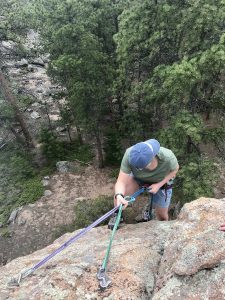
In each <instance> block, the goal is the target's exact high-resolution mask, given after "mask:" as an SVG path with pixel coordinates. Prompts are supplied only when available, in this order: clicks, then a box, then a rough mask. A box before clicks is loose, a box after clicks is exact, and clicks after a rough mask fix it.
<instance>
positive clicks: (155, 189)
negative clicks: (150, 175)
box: [150, 165, 179, 194]
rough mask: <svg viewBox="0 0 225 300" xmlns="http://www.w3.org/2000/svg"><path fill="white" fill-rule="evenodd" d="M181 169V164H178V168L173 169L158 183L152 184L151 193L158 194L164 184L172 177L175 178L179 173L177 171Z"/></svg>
mask: <svg viewBox="0 0 225 300" xmlns="http://www.w3.org/2000/svg"><path fill="white" fill-rule="evenodd" d="M178 170H179V165H178V166H177V168H176V169H175V170H173V171H171V172H170V173H169V174H168V175H166V177H165V178H164V179H163V180H162V181H160V182H157V183H154V184H152V185H151V186H150V188H151V193H153V194H156V193H157V192H158V190H159V189H160V188H161V187H162V186H163V185H164V184H166V183H167V182H168V181H169V180H170V179H172V178H175V177H176V175H177V172H178Z"/></svg>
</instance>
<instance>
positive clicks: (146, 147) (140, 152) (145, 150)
mask: <svg viewBox="0 0 225 300" xmlns="http://www.w3.org/2000/svg"><path fill="white" fill-rule="evenodd" d="M159 149H160V144H159V142H158V141H157V140H155V139H150V140H147V141H145V142H141V143H137V144H135V145H134V146H133V147H132V148H131V150H130V153H129V163H130V165H131V166H133V167H135V168H138V169H143V168H145V167H146V166H147V165H148V164H149V163H150V162H151V161H152V160H153V158H154V157H155V156H156V155H157V154H158V153H159Z"/></svg>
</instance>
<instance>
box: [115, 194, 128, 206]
mask: <svg viewBox="0 0 225 300" xmlns="http://www.w3.org/2000/svg"><path fill="white" fill-rule="evenodd" d="M120 204H123V205H124V206H123V209H125V208H126V207H127V205H128V204H129V203H128V201H127V200H125V199H124V198H123V196H121V195H118V196H117V197H116V206H118V205H120Z"/></svg>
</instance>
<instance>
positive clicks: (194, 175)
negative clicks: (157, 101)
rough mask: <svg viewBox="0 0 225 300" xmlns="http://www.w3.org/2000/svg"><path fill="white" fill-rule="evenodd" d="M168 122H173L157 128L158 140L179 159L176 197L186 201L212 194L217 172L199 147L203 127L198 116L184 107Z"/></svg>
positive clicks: (183, 201) (203, 131) (201, 141)
mask: <svg viewBox="0 0 225 300" xmlns="http://www.w3.org/2000/svg"><path fill="white" fill-rule="evenodd" d="M171 122H172V124H173V126H169V127H168V128H167V129H163V130H161V131H160V133H159V140H160V141H161V143H162V144H163V145H164V146H166V147H168V148H170V149H173V151H174V153H175V154H176V156H177V158H178V161H179V165H180V170H179V172H178V176H177V178H176V185H175V186H176V188H177V189H178V193H177V194H178V195H179V199H177V200H179V201H181V202H182V203H185V202H187V201H190V200H193V199H196V198H198V197H200V196H208V197H211V196H213V186H214V185H215V184H216V179H217V176H218V174H217V172H216V168H215V166H214V164H213V162H212V161H210V160H209V159H207V158H206V157H205V155H204V154H202V153H201V151H200V143H203V136H204V134H205V130H206V129H205V128H204V125H203V122H202V120H201V118H200V117H199V116H198V115H197V114H193V115H192V114H190V113H188V112H187V111H183V112H182V113H180V114H179V115H178V116H177V115H176V116H174V118H173V119H172V120H171ZM175 198H176V196H175Z"/></svg>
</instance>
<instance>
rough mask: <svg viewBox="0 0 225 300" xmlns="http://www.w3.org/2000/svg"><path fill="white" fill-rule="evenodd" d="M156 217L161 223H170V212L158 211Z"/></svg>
mask: <svg viewBox="0 0 225 300" xmlns="http://www.w3.org/2000/svg"><path fill="white" fill-rule="evenodd" d="M156 217H157V219H158V220H159V221H168V220H169V215H168V211H158V212H157V211H156Z"/></svg>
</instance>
